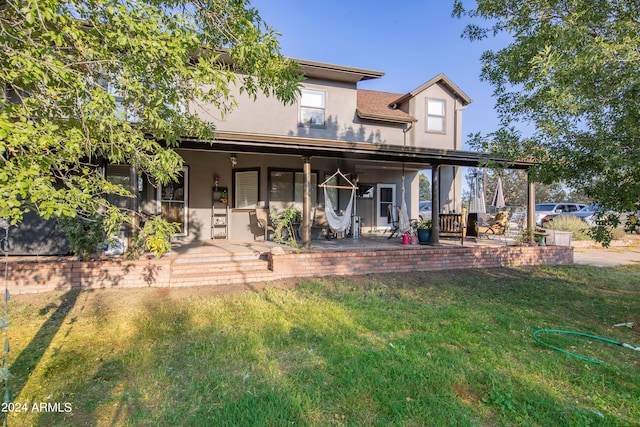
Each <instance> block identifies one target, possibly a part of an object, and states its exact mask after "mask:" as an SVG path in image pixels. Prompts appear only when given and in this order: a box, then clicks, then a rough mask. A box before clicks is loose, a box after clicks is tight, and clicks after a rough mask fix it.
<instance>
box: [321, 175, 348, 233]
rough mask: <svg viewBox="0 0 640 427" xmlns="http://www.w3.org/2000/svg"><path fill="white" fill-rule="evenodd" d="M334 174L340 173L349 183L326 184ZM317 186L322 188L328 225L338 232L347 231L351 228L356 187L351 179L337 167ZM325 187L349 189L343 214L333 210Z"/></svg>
mask: <svg viewBox="0 0 640 427" xmlns="http://www.w3.org/2000/svg"><path fill="white" fill-rule="evenodd" d="M336 175H340V176H341V177H342V179H344V180H345V181H347V183H349V185H348V186H345V185H330V184H327V182H328V181H330V180H331V179H332V178H333V177H335V176H336ZM319 187H322V188H323V189H324V210H325V215H326V217H327V222H328V223H329V227H331V229H332V230H333V231H335V232H338V233H339V232H343V231H344V232H345V233H349V230H350V229H351V210H352V209H353V200H354V199H355V195H356V188H357V187H356V186H355V185H354V184H353V183H352V182H351V181H349V179H348V178H347V177H346V176H344V174H343V173H342V172H340V169H338V170H337V171H336V173H334V174H333V175H331V176H330V177H329V178H327V179H326V180H325V181H324V182H323V183H322V184H320V185H319ZM327 188H337V189H340V188H342V189H348V190H351V196H350V197H349V203H348V204H347V208H346V209H345V211H344V215H342V216H340V215H338V214H337V213H336V211H335V210H334V207H333V203H331V198H330V197H329V195H328V194H327Z"/></svg>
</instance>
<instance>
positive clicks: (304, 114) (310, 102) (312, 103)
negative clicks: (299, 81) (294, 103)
mask: <svg viewBox="0 0 640 427" xmlns="http://www.w3.org/2000/svg"><path fill="white" fill-rule="evenodd" d="M325 101H326V93H325V92H323V91H320V90H311V89H302V90H301V97H300V124H301V125H303V126H312V127H323V126H324V119H325V117H324V116H325V114H324V110H325Z"/></svg>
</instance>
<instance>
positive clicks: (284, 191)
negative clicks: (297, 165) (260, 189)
mask: <svg viewBox="0 0 640 427" xmlns="http://www.w3.org/2000/svg"><path fill="white" fill-rule="evenodd" d="M317 194H318V174H317V173H316V172H312V173H311V203H312V204H313V203H315V202H316V200H317ZM303 197H304V174H303V173H302V172H297V171H290V170H275V169H272V170H270V171H269V201H270V202H272V203H283V206H285V205H287V204H288V203H291V202H294V203H296V204H302V200H303Z"/></svg>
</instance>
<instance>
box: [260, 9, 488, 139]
mask: <svg viewBox="0 0 640 427" xmlns="http://www.w3.org/2000/svg"><path fill="white" fill-rule="evenodd" d="M252 4H253V6H254V7H256V8H257V9H258V11H259V12H260V16H261V17H262V18H263V19H264V20H265V21H266V22H267V24H268V25H270V26H271V27H272V28H274V29H275V30H276V31H278V32H280V33H282V36H281V37H280V44H281V48H282V49H281V51H282V53H283V54H284V55H285V56H289V57H292V58H297V59H306V60H309V61H316V62H325V63H330V64H336V65H344V66H349V67H355V68H364V69H369V70H375V71H383V72H384V73H385V75H384V76H383V77H382V78H380V79H376V80H369V81H365V82H361V83H359V87H360V88H361V89H371V90H380V91H386V92H395V93H407V92H409V91H411V90H413V89H415V88H417V87H418V86H420V85H421V84H422V83H424V82H426V81H427V80H429V79H431V78H432V77H434V76H436V75H437V74H439V73H444V74H446V75H447V76H448V77H449V78H450V79H451V80H452V81H453V82H454V83H455V84H456V85H458V87H460V89H462V90H463V91H464V92H465V93H466V94H467V95H468V96H469V97H470V98H471V99H472V100H473V102H472V103H471V105H469V107H468V108H467V109H466V110H465V111H464V113H463V135H464V136H465V142H466V137H467V135H468V134H469V133H475V132H482V133H488V132H491V131H493V130H495V129H496V128H497V126H498V119H497V115H496V113H495V111H494V104H495V101H494V99H493V98H492V96H491V94H492V91H493V89H492V87H491V86H490V85H489V83H487V82H481V81H480V72H481V62H480V56H481V54H482V52H484V51H485V50H488V49H495V48H496V47H497V46H498V43H499V42H498V41H496V40H492V39H490V40H484V41H482V42H473V43H472V42H470V41H468V40H464V39H461V38H460V34H461V33H462V31H463V29H464V27H465V25H466V23H467V22H466V21H465V20H458V19H455V18H452V17H451V11H452V8H453V0H396V1H388V0H386V1H378V0H368V1H363V0H325V1H322V2H306V1H300V0H297V1H295V0H253V1H252ZM465 149H468V147H467V146H466V145H465Z"/></svg>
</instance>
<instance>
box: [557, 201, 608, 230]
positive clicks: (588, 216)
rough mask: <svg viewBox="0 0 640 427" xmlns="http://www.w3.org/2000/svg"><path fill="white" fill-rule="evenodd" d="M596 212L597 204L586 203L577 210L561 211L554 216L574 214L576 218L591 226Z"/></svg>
mask: <svg viewBox="0 0 640 427" xmlns="http://www.w3.org/2000/svg"><path fill="white" fill-rule="evenodd" d="M596 212H598V204H594V205H587V206H585V207H584V208H582V209H580V210H579V211H577V212H563V213H561V214H560V215H557V216H556V218H557V217H560V216H575V217H577V218H580V219H581V220H583V221H584V222H586V223H587V224H589V225H591V226H593V225H595V217H594V215H595V214H596Z"/></svg>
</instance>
